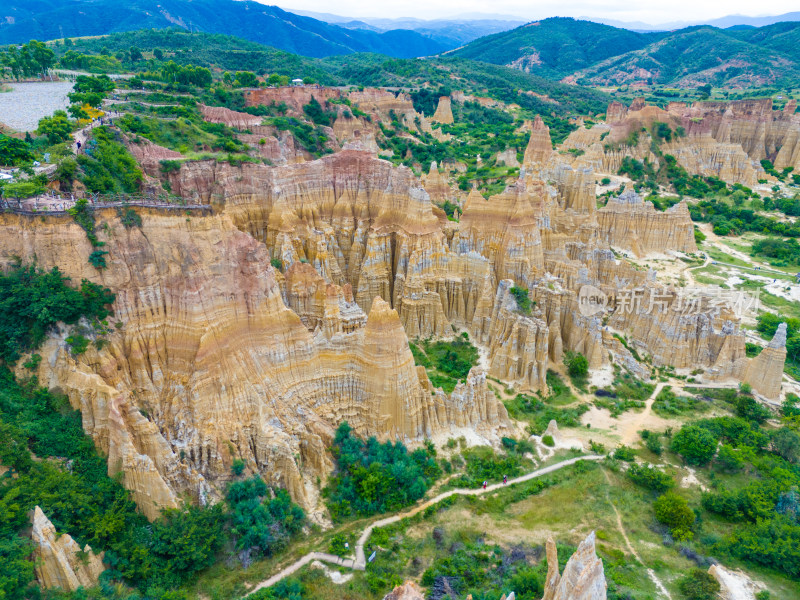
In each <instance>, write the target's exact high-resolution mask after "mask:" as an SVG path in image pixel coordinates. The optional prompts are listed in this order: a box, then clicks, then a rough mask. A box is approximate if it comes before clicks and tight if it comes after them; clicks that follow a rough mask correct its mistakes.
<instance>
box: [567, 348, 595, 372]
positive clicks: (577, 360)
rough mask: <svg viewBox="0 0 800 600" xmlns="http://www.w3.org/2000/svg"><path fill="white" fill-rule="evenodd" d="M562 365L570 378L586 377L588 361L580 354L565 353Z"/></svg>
mask: <svg viewBox="0 0 800 600" xmlns="http://www.w3.org/2000/svg"><path fill="white" fill-rule="evenodd" d="M564 365H566V367H567V372H568V373H569V375H570V377H586V375H587V373H588V372H589V361H588V360H586V357H585V356H584V355H583V354H581V353H580V352H571V351H569V350H568V351H567V352H565V353H564Z"/></svg>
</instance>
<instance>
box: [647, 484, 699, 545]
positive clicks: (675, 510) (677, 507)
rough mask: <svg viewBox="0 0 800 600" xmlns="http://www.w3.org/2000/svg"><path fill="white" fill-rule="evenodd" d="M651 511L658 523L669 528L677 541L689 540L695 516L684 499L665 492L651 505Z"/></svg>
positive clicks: (673, 493)
mask: <svg viewBox="0 0 800 600" xmlns="http://www.w3.org/2000/svg"><path fill="white" fill-rule="evenodd" d="M653 511H654V512H655V515H656V519H658V521H659V523H663V524H664V525H666V526H667V527H669V530H670V533H671V534H672V535H673V537H675V538H676V539H679V540H687V539H691V537H692V527H693V526H694V521H695V514H694V511H693V510H692V509H691V508H689V504H688V502H686V499H685V498H683V497H682V496H679V495H678V494H676V493H675V492H667V493H665V494H664V495H662V496H660V497H659V498H658V499H657V500H656V501H655V502H654V503H653Z"/></svg>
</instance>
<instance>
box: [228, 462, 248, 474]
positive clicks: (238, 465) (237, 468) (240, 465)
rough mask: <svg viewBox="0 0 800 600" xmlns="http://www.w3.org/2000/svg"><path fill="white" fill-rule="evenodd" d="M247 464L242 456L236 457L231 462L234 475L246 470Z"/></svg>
mask: <svg viewBox="0 0 800 600" xmlns="http://www.w3.org/2000/svg"><path fill="white" fill-rule="evenodd" d="M246 466H247V463H246V462H245V461H243V460H242V459H241V458H235V459H234V460H233V462H232V463H231V472H232V473H233V474H234V475H241V474H242V473H243V472H244V468H245V467H246Z"/></svg>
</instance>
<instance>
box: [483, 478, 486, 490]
mask: <svg viewBox="0 0 800 600" xmlns="http://www.w3.org/2000/svg"><path fill="white" fill-rule="evenodd" d="M483 489H486V481H485V480H484V482H483Z"/></svg>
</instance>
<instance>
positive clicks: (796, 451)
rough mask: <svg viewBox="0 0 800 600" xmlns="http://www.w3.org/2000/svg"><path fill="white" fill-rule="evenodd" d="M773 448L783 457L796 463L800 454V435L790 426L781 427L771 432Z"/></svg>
mask: <svg viewBox="0 0 800 600" xmlns="http://www.w3.org/2000/svg"><path fill="white" fill-rule="evenodd" d="M770 443H771V445H772V449H773V451H774V452H775V454H777V455H778V456H780V457H781V458H783V459H784V460H786V461H788V462H790V463H796V462H797V460H798V456H800V435H798V434H797V433H796V432H795V431H792V430H791V429H789V428H788V427H781V428H780V429H777V430H775V431H773V432H772V433H771V434H770Z"/></svg>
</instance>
